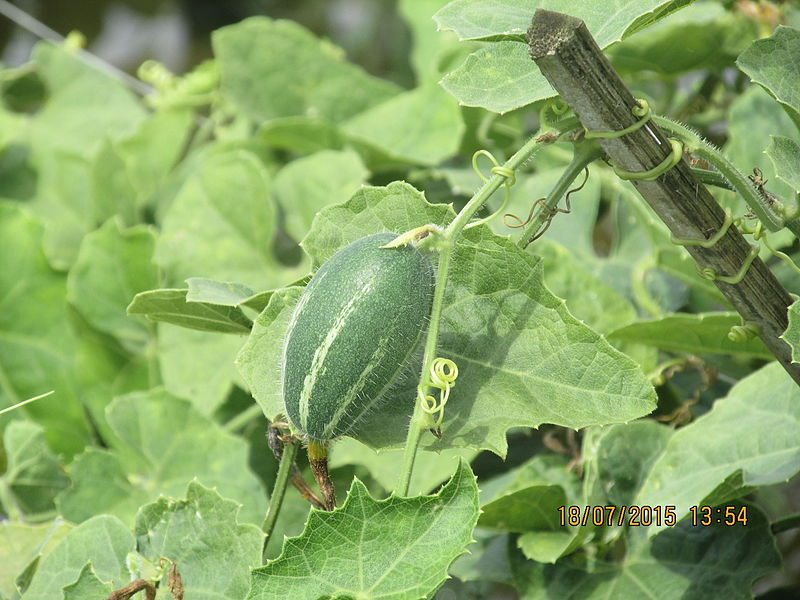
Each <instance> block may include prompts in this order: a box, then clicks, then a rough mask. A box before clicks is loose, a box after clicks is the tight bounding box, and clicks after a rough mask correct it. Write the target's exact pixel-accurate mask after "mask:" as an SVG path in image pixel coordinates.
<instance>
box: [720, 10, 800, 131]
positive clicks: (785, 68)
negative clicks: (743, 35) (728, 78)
mask: <svg viewBox="0 0 800 600" xmlns="http://www.w3.org/2000/svg"><path fill="white" fill-rule="evenodd" d="M798 53H800V30H797V29H795V28H793V27H785V26H783V25H778V28H777V29H775V31H774V32H773V34H772V35H771V36H770V37H768V38H765V39H760V40H756V41H754V42H753V43H752V44H750V47H749V48H747V50H745V51H744V52H742V54H741V56H739V59H738V60H737V61H736V64H737V65H738V66H739V68H740V69H741V70H742V71H744V72H745V73H746V74H747V75H749V76H750V79H751V80H752V81H754V82H755V83H758V84H759V85H761V86H763V87H764V89H766V90H767V91H768V92H769V93H770V95H771V96H772V97H773V98H775V99H776V100H777V101H778V102H780V103H781V106H783V108H784V110H785V111H786V113H787V114H788V115H789V116H790V117H791V119H792V121H794V123H795V125H796V126H797V127H798V128H800V73H798V71H797V55H798Z"/></svg>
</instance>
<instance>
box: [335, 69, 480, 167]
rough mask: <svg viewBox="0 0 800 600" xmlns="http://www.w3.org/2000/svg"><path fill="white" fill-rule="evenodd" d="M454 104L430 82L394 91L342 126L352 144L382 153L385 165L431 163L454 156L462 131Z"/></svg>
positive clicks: (456, 105) (380, 161)
mask: <svg viewBox="0 0 800 600" xmlns="http://www.w3.org/2000/svg"><path fill="white" fill-rule="evenodd" d="M464 129H465V127H464V122H463V120H462V119H461V110H460V109H459V108H458V104H457V103H456V101H455V100H453V99H452V98H451V97H450V96H449V95H448V94H446V93H445V92H443V91H442V90H441V88H440V87H439V86H438V85H435V84H433V83H430V84H428V85H424V86H422V87H418V88H415V89H413V90H411V91H408V92H403V93H402V94H398V95H397V96H394V97H393V98H390V99H389V100H386V101H385V102H383V103H382V104H379V105H377V106H375V107H373V108H371V109H369V110H367V111H365V112H363V113H361V114H359V115H357V116H355V117H354V118H352V119H350V120H349V121H347V122H346V123H344V125H343V130H344V131H345V133H346V134H347V137H348V138H349V140H350V141H351V142H353V143H354V144H356V146H361V145H365V146H366V147H367V153H368V152H369V151H370V150H373V149H374V150H376V151H377V152H378V153H379V154H381V155H384V156H385V158H383V157H381V158H379V159H377V160H376V162H377V163H378V164H381V163H383V162H384V161H385V162H387V163H388V164H390V165H391V164H393V163H401V164H402V163H410V164H417V165H427V166H433V165H437V164H439V163H440V162H442V161H443V160H445V159H446V158H449V157H450V156H452V155H454V154H455V153H456V152H457V151H458V148H459V144H460V143H461V136H462V135H463V134H464Z"/></svg>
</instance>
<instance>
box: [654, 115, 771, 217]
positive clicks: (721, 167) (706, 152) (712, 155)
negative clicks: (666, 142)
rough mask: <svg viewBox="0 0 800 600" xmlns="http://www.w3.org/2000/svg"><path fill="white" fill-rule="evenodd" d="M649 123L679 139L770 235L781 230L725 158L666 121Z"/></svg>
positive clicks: (659, 119)
mask: <svg viewBox="0 0 800 600" xmlns="http://www.w3.org/2000/svg"><path fill="white" fill-rule="evenodd" d="M652 119H653V123H655V124H656V125H658V126H659V127H661V128H662V129H664V130H665V131H668V132H669V133H671V134H672V135H674V136H675V137H677V138H679V139H680V140H681V141H682V142H683V144H684V146H685V147H686V149H687V150H689V151H690V152H691V153H692V154H694V155H695V156H697V157H698V158H701V159H703V160H704V161H706V162H708V163H709V164H711V165H713V166H714V168H716V169H717V170H718V171H719V172H720V173H721V174H722V176H723V177H724V178H725V179H726V180H727V181H728V182H729V183H730V184H731V186H732V187H733V188H734V189H735V190H736V191H737V192H738V193H739V194H740V195H741V196H742V198H744V200H745V202H747V206H749V207H750V210H752V211H753V213H754V214H755V215H756V216H757V217H758V219H759V220H760V221H761V222H762V223H764V226H765V227H766V228H767V229H769V230H770V231H778V230H779V229H782V228H783V226H784V221H783V217H782V216H780V215H779V214H777V213H776V212H775V210H773V207H772V206H770V203H769V202H768V201H767V200H766V199H765V198H764V197H763V196H762V195H761V194H759V193H758V191H757V190H756V189H755V188H754V187H753V185H752V184H751V183H750V182H749V181H748V180H747V178H746V177H745V176H744V175H742V174H741V173H740V172H739V169H737V168H736V167H734V166H733V165H732V164H731V162H730V161H729V160H728V159H727V158H725V156H724V155H723V154H722V153H720V152H718V151H717V150H716V149H715V148H714V147H713V146H712V145H711V144H709V143H708V142H706V141H705V140H704V139H703V138H702V137H700V136H699V135H697V134H696V133H695V132H694V131H692V130H691V129H689V128H688V127H684V126H683V125H681V124H680V123H676V122H675V121H673V120H671V119H667V118H666V117H659V116H656V115H653V117H652Z"/></svg>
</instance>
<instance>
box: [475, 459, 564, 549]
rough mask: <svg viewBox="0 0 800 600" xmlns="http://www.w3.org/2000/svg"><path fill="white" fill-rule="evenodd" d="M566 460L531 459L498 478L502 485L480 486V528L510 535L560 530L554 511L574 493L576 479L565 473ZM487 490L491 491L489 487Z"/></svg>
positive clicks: (557, 514)
mask: <svg viewBox="0 0 800 600" xmlns="http://www.w3.org/2000/svg"><path fill="white" fill-rule="evenodd" d="M568 462H569V461H568V460H567V458H566V457H563V456H558V455H554V454H542V455H538V456H535V457H534V458H532V459H531V460H529V461H527V462H526V463H524V464H523V465H522V466H521V467H518V468H516V469H514V470H513V471H511V472H509V473H506V474H504V475H503V476H501V479H502V480H503V482H504V485H501V486H500V487H499V489H495V488H497V487H498V486H497V485H492V483H493V482H491V481H490V482H489V484H488V486H484V490H483V492H484V495H487V494H486V492H488V491H489V490H490V489H491V492H490V493H489V494H488V495H489V499H488V500H486V499H482V500H483V501H482V504H481V510H482V513H481V517H480V519H479V520H478V524H479V525H480V526H481V527H489V528H492V529H500V530H502V531H510V532H517V533H521V532H525V531H534V530H543V531H555V530H558V529H560V528H561V525H560V517H559V513H558V510H557V509H558V507H559V506H563V505H564V504H569V503H570V502H567V498H568V494H569V497H570V498H572V497H574V496H576V495H577V493H578V478H577V476H576V475H575V474H574V473H573V472H571V471H569V468H568ZM490 486H491V487H490Z"/></svg>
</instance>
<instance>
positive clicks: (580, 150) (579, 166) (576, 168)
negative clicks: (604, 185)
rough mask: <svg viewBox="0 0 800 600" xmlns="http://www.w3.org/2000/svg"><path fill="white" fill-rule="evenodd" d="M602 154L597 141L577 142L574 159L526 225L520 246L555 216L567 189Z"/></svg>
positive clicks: (534, 235) (531, 238) (524, 244)
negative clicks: (554, 212)
mask: <svg viewBox="0 0 800 600" xmlns="http://www.w3.org/2000/svg"><path fill="white" fill-rule="evenodd" d="M602 155H603V150H602V149H601V148H600V146H599V145H598V144H597V143H596V142H592V141H583V142H580V143H576V144H575V152H574V154H573V155H572V160H571V161H570V163H569V165H567V168H566V169H564V172H563V173H561V177H559V179H558V181H557V182H556V185H555V187H553V189H552V190H550V193H549V194H548V195H547V198H545V200H544V204H545V206H544V207H542V208H541V209H540V210H539V212H537V213H536V214H535V215H534V217H533V219H531V222H530V223H529V224H528V225H527V226H526V228H525V233H523V235H522V237H521V238H520V240H519V241H518V242H517V245H518V246H519V247H520V248H526V247H527V246H528V244H530V243H531V242H532V241H533V239H534V238H535V237H536V234H537V233H538V232H539V229H540V228H541V227H542V225H544V224H545V222H546V221H547V219H551V218H552V217H553V211H554V210H555V208H556V206H558V203H559V201H560V200H561V198H562V197H563V196H564V194H566V193H567V190H569V188H570V186H571V185H572V182H573V181H575V178H576V177H577V176H578V175H580V173H581V172H582V171H583V170H584V169H585V168H586V167H587V166H588V165H590V164H591V163H592V162H594V161H595V160H597V159H598V158H600V157H601V156H602Z"/></svg>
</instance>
